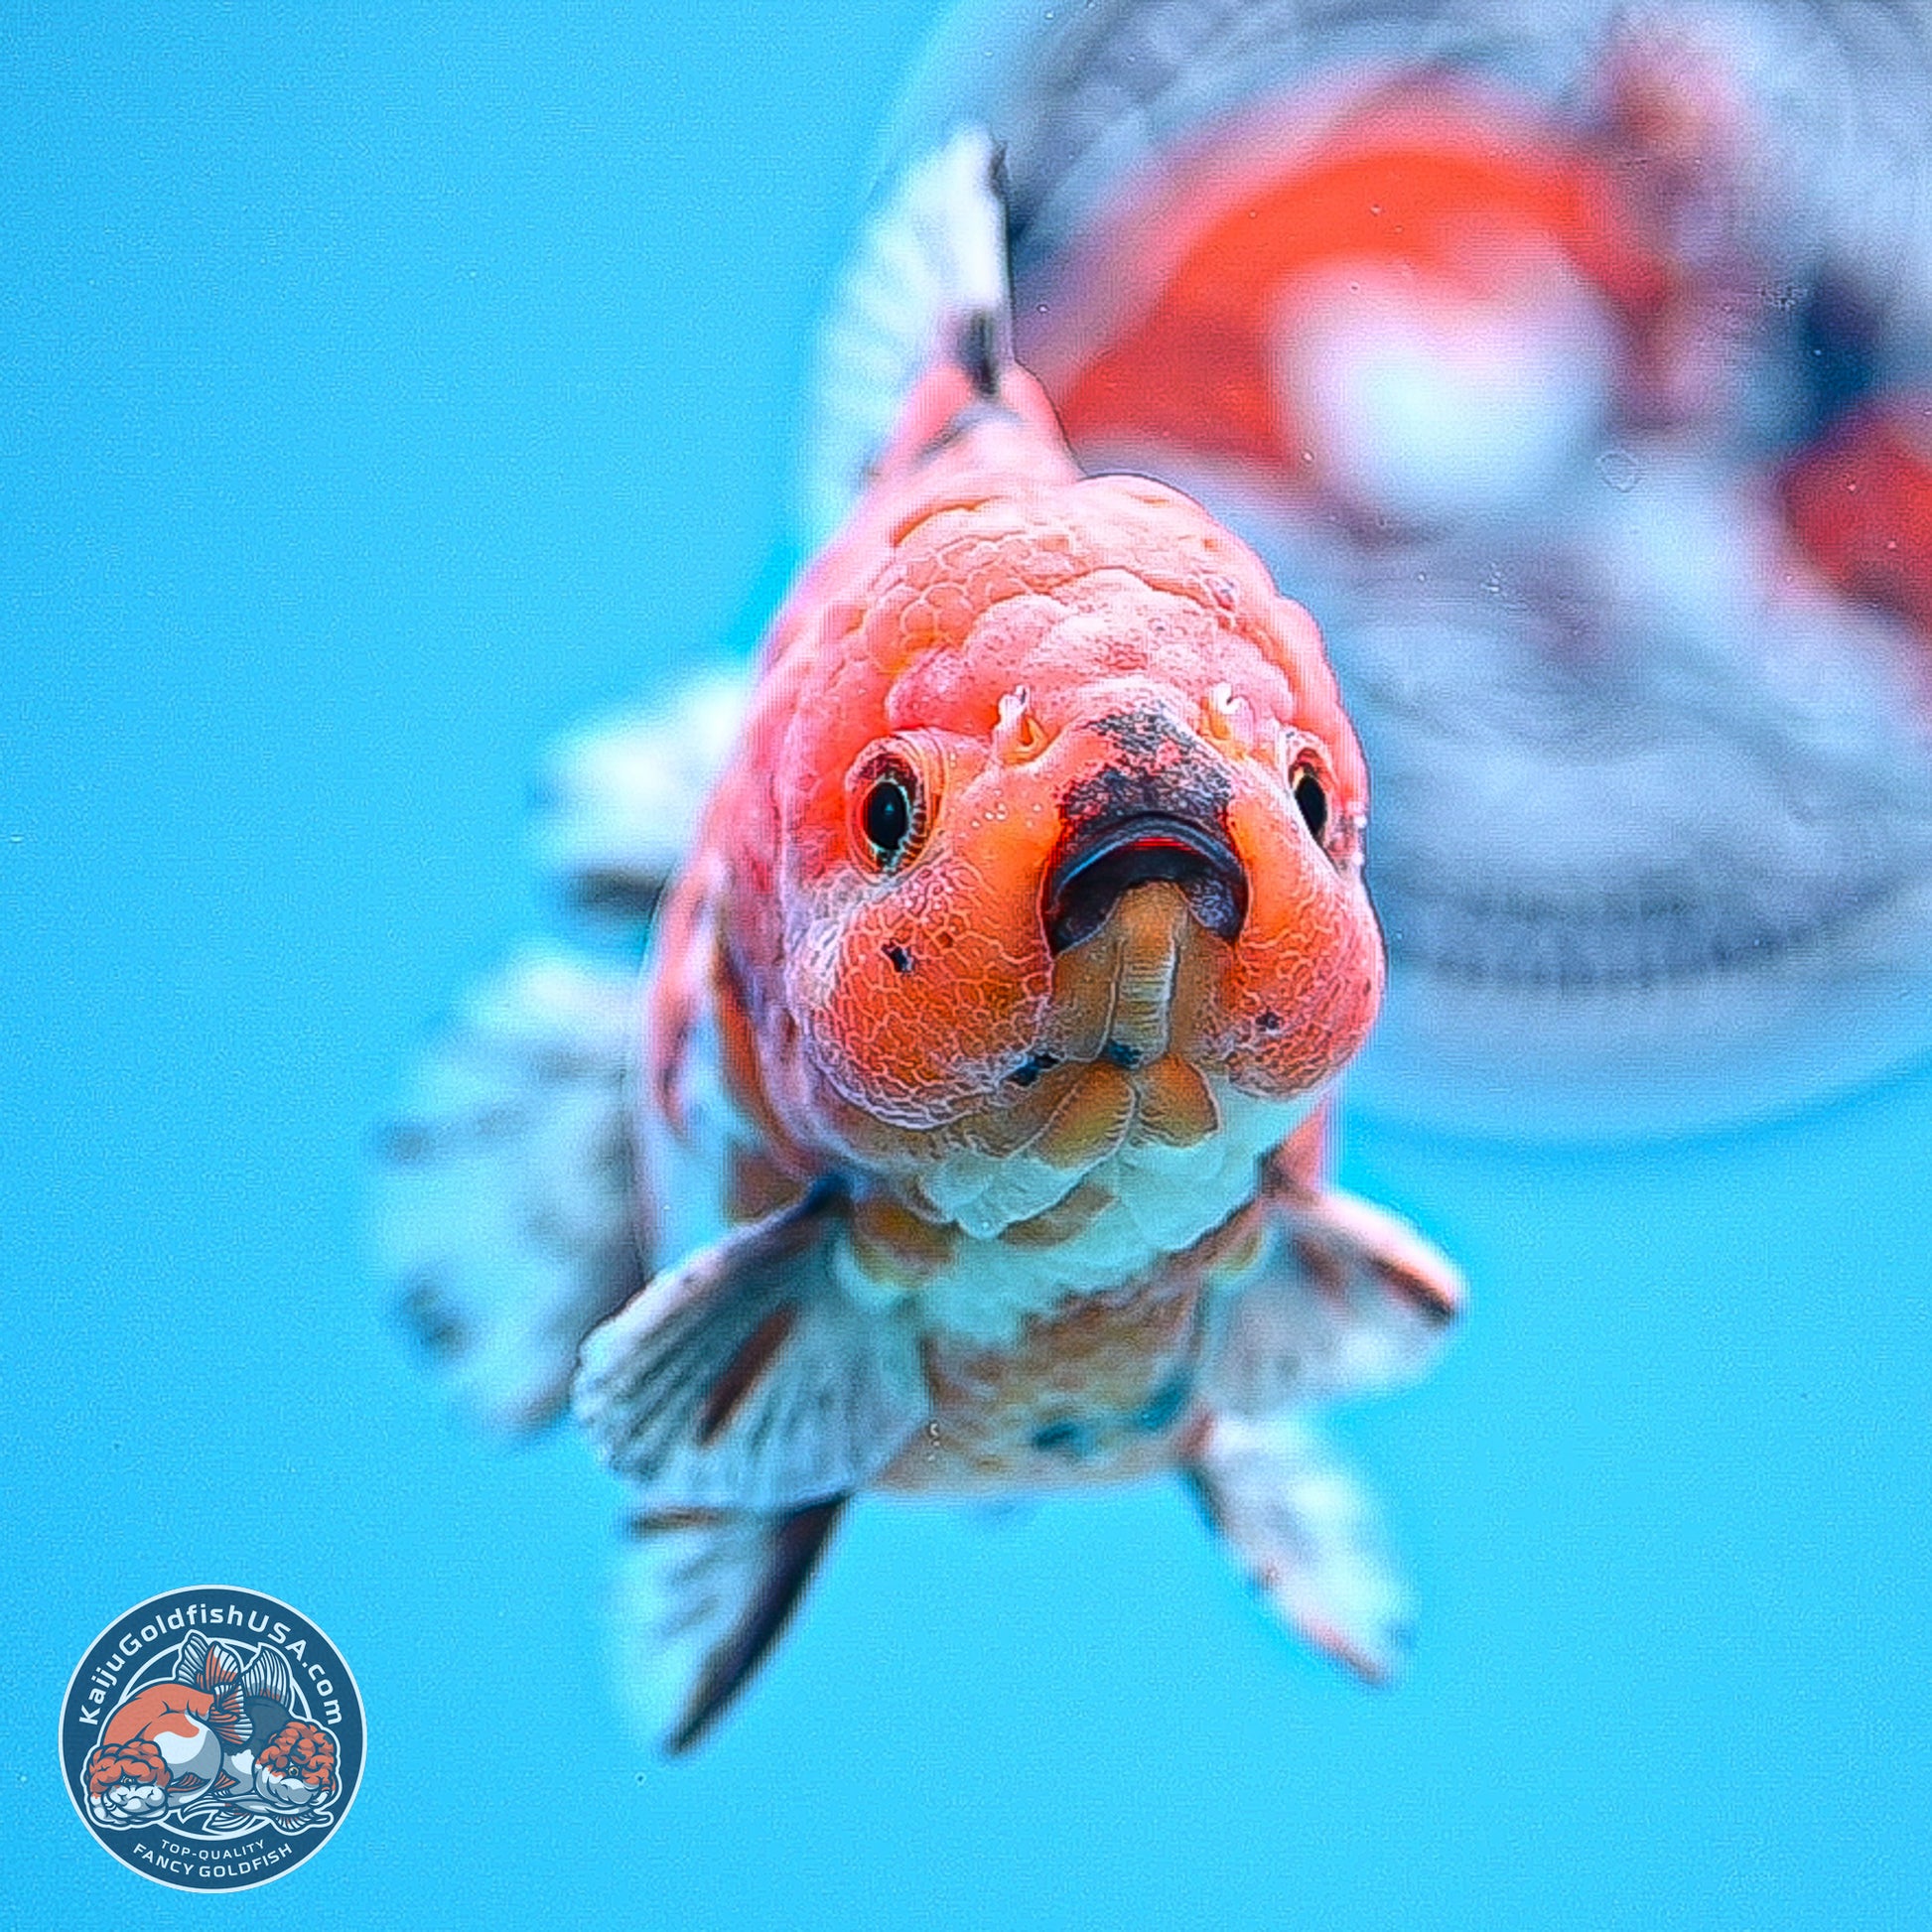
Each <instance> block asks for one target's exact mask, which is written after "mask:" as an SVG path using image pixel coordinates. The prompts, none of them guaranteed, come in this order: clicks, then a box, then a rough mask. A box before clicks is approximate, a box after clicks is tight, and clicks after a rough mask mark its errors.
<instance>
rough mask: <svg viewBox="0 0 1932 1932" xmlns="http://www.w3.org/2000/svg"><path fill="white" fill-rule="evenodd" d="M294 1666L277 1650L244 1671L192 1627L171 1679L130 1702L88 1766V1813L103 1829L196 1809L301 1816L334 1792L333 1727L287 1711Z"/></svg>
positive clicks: (265, 1651) (104, 1729)
mask: <svg viewBox="0 0 1932 1932" xmlns="http://www.w3.org/2000/svg"><path fill="white" fill-rule="evenodd" d="M289 1703H290V1684H289V1672H288V1665H287V1663H286V1662H285V1661H284V1660H283V1658H282V1656H281V1654H280V1653H279V1652H278V1651H276V1650H275V1649H274V1648H273V1647H272V1646H271V1645H268V1644H262V1645H260V1646H258V1647H257V1649H256V1652H255V1655H254V1657H253V1658H252V1659H251V1660H250V1662H249V1663H248V1665H247V1666H246V1668H245V1669H244V1668H243V1666H242V1664H241V1662H240V1659H239V1658H238V1657H237V1656H236V1654H235V1652H234V1651H233V1650H232V1649H231V1648H230V1647H229V1646H228V1645H226V1644H223V1643H210V1642H209V1641H208V1639H207V1635H206V1633H205V1632H203V1631H200V1630H191V1631H190V1632H189V1634H188V1635H187V1637H186V1638H184V1639H183V1641H182V1645H181V1654H180V1657H179V1659H178V1661H177V1663H176V1666H175V1675H174V1677H173V1678H171V1679H169V1680H167V1681H165V1682H162V1683H157V1684H149V1685H146V1686H144V1687H143V1688H142V1689H140V1690H138V1691H136V1692H134V1693H133V1694H132V1695H131V1696H130V1697H127V1698H125V1699H123V1700H122V1702H121V1703H120V1704H119V1705H118V1706H117V1707H116V1708H115V1710H114V1711H113V1713H112V1714H111V1715H110V1716H109V1717H108V1719H107V1721H106V1722H105V1724H103V1725H102V1726H101V1732H100V1742H99V1744H98V1745H97V1746H96V1747H95V1749H94V1751H93V1752H92V1754H91V1755H90V1757H89V1758H88V1760H87V1766H86V1790H87V1806H88V1810H89V1812H90V1814H91V1815H92V1817H93V1819H94V1821H95V1822H96V1823H97V1824H101V1825H120V1826H131V1825H144V1824H147V1823H149V1822H150V1821H151V1820H153V1819H156V1818H159V1817H161V1816H162V1815H164V1814H165V1813H168V1812H171V1811H178V1810H179V1809H180V1808H181V1807H182V1806H184V1805H187V1804H189V1803H191V1802H192V1803H198V1804H199V1803H202V1802H204V1801H206V1800H207V1799H216V1800H218V1801H219V1802H220V1803H221V1804H222V1805H223V1806H224V1807H229V1808H233V1809H235V1810H248V1811H264V1810H291V1811H301V1810H305V1809H307V1808H310V1807H314V1806H317V1805H320V1804H322V1803H324V1802H326V1801H327V1799H328V1798H329V1797H330V1796H331V1794H332V1793H333V1792H334V1790H335V1788H336V1786H335V1772H336V1746H335V1741H334V1739H332V1738H331V1736H330V1734H329V1732H328V1731H327V1729H325V1728H324V1727H323V1726H322V1725H313V1724H308V1723H305V1722H304V1721H303V1720H301V1719H299V1718H297V1717H295V1716H294V1714H293V1713H292V1712H291V1711H290V1709H289Z"/></svg>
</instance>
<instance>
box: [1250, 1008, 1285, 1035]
mask: <svg viewBox="0 0 1932 1932" xmlns="http://www.w3.org/2000/svg"><path fill="white" fill-rule="evenodd" d="M1255 1025H1256V1026H1257V1027H1259V1028H1260V1029H1261V1031H1262V1032H1263V1033H1265V1034H1278V1033H1280V1032H1281V1030H1282V1017H1281V1015H1280V1014H1279V1013H1277V1012H1276V1011H1275V1009H1274V1008H1273V1007H1269V1008H1268V1009H1267V1010H1266V1011H1265V1012H1263V1013H1258V1014H1256V1015H1255Z"/></svg>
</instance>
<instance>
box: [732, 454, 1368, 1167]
mask: <svg viewBox="0 0 1932 1932" xmlns="http://www.w3.org/2000/svg"><path fill="white" fill-rule="evenodd" d="M875 554H876V553H875ZM801 641H802V642H804V643H805V644H807V645H809V646H810V648H806V649H803V650H801V651H800V652H799V661H801V662H804V661H808V662H809V664H810V666H811V675H810V680H809V682H808V688H803V689H801V690H800V691H799V692H798V693H797V694H796V695H795V698H794V702H793V705H792V709H791V713H790V717H789V719H788V721H787V723H786V725H785V727H784V729H783V732H782V737H781V741H780V742H779V743H778V745H777V747H776V769H775V773H774V778H775V783H774V787H773V792H772V799H773V804H774V807H775V810H776V813H777V817H778V821H779V822H778V825H777V827H776V832H777V852H778V864H777V867H776V873H775V877H774V878H773V880H772V895H771V899H772V906H771V911H772V917H773V919H774V922H775V925H776V926H777V927H778V928H781V930H780V931H778V932H774V942H775V944H774V951H775V953H776V954H777V955H778V959H777V962H776V963H777V964H778V968H779V971H780V974H781V978H782V982H783V985H782V998H781V1000H780V1001H779V1002H777V1003H775V1005H776V1010H777V1011H779V1012H781V1013H782V1015H783V1023H782V1024H783V1027H784V1030H785V1033H786V1036H787V1040H788V1042H789V1045H790V1050H789V1051H784V1050H783V1049H782V1048H781V1049H780V1052H779V1054H778V1057H780V1058H781V1059H783V1060H784V1062H785V1063H786V1064H787V1065H788V1066H789V1068H790V1075H789V1077H788V1078H782V1077H781V1079H780V1081H779V1083H778V1084H779V1086H780V1087H781V1088H783V1089H784V1090H783V1091H777V1092H774V1094H773V1098H774V1100H776V1101H777V1102H778V1104H779V1111H780V1112H781V1113H782V1114H786V1115H788V1116H789V1117H791V1118H794V1119H795V1118H797V1117H798V1115H799V1113H800V1112H801V1111H802V1112H803V1113H804V1114H806V1115H808V1116H809V1117H811V1118H813V1119H814V1121H815V1123H816V1125H817V1127H818V1129H819V1131H820V1133H821V1134H822V1135H823V1136H824V1137H826V1138H828V1139H829V1140H830V1141H831V1142H832V1143H833V1144H835V1145H839V1146H842V1147H843V1148H844V1149H845V1150H846V1151H847V1152H848V1153H849V1154H851V1155H852V1156H854V1157H856V1158H859V1159H862V1160H864V1161H866V1162H867V1163H868V1164H869V1165H872V1166H874V1167H875V1168H882V1167H883V1168H891V1167H893V1166H894V1165H895V1164H896V1163H898V1162H904V1163H906V1164H907V1165H908V1166H909V1165H913V1164H916V1163H917V1162H919V1161H921V1160H923V1159H929V1158H930V1155H931V1153H932V1150H933V1148H934V1147H935V1146H939V1147H943V1148H945V1149H949V1150H951V1149H968V1150H976V1151H978V1152H981V1153H989V1154H1001V1153H1006V1152H1012V1151H1016V1150H1017V1149H1019V1148H1022V1147H1030V1148H1033V1149H1034V1150H1035V1152H1040V1153H1042V1154H1043V1155H1044V1156H1045V1158H1047V1159H1050V1160H1054V1161H1056V1162H1058V1163H1060V1164H1061V1165H1068V1166H1072V1165H1083V1164H1086V1163H1088V1162H1090V1161H1091V1160H1092V1159H1094V1158H1097V1156H1098V1154H1099V1153H1101V1152H1104V1151H1107V1150H1109V1149H1111V1148H1112V1147H1115V1146H1118V1145H1120V1144H1121V1143H1122V1141H1123V1140H1133V1139H1135V1138H1137V1137H1152V1138H1154V1139H1156V1140H1163V1141H1167V1142H1169V1143H1171V1144H1180V1145H1185V1144H1188V1143H1189V1142H1191V1141H1195V1140H1199V1139H1202V1138H1204V1137H1205V1135H1207V1134H1208V1133H1210V1132H1212V1131H1213V1129H1214V1127H1215V1125H1216V1123H1217V1119H1218V1116H1219V1109H1220V1108H1221V1107H1222V1106H1224V1105H1225V1104H1226V1103H1227V1101H1228V1099H1229V1097H1230V1096H1231V1095H1247V1096H1251V1097H1254V1098H1257V1099H1260V1100H1263V1101H1276V1102H1294V1101H1303V1100H1308V1101H1311V1099H1312V1097H1313V1096H1314V1095H1316V1094H1317V1093H1318V1092H1319V1090H1320V1089H1321V1088H1322V1087H1323V1086H1324V1085H1325V1084H1326V1083H1327V1082H1328V1081H1329V1080H1331V1079H1332V1078H1333V1076H1334V1075H1335V1074H1336V1073H1337V1072H1338V1071H1339V1070H1340V1068H1341V1067H1342V1066H1343V1065H1345V1064H1346V1062H1347V1061H1348V1060H1349V1058H1350V1057H1351V1056H1352V1055H1353V1054H1354V1052H1355V1051H1356V1050H1357V1048H1358V1047H1359V1046H1360V1045H1361V1044H1362V1041H1363V1039H1364V1037H1365V1035H1366V1033H1367V1030H1368V1028H1369V1025H1370V1022H1371V1020H1372V1019H1373V1016H1374V1013H1375V1010H1376V1006H1377V1004H1378V1001H1379V997H1380V991H1381V983H1382V950H1381V942H1380V936H1379V934H1378V932H1377V929H1376V925H1375V921H1374V916H1373V914H1372V912H1371V911H1370V908H1369V903H1368V899H1367V897H1366V894H1365V892H1364V889H1363V884H1362V870H1361V867H1362V855H1361V834H1362V827H1363V823H1364V819H1365V815H1366V782H1365V776H1364V772H1363V767H1362V761H1361V757H1360V753H1359V751H1358V749H1357V746H1356V742H1355V738H1354V734H1353V732H1352V731H1351V729H1350V727H1349V725H1348V722H1347V720H1346V718H1345V717H1344V716H1343V714H1342V711H1341V709H1340V705H1339V702H1338V699H1337V697H1336V692H1335V687H1334V682H1333V679H1332V677H1331V676H1330V674H1329V672H1328V669H1327V665H1326V662H1325V660H1324V658H1323V655H1322V650H1321V644H1320V639H1319V636H1318V634H1317V632H1316V629H1315V626H1314V623H1313V621H1312V620H1311V619H1310V618H1309V616H1308V614H1307V613H1306V612H1304V611H1303V610H1301V609H1300V607H1298V606H1296V605H1294V604H1291V603H1289V602H1288V601H1287V600H1285V599H1283V598H1282V597H1280V596H1279V595H1278V594H1277V593H1276V591H1275V589H1274V587H1273V585H1272V584H1271V583H1270V581H1269V579H1268V577H1267V574H1266V572H1265V571H1264V570H1263V568H1262V566H1261V565H1260V563H1259V562H1258V561H1257V560H1256V559H1255V558H1254V557H1253V555H1252V554H1251V553H1250V552H1248V551H1247V550H1246V549H1245V548H1244V547H1243V546H1242V545H1241V544H1240V543H1239V542H1238V541H1237V540H1236V539H1234V538H1233V537H1232V536H1230V535H1229V534H1228V533H1227V532H1226V531H1224V530H1223V529H1221V528H1220V526H1219V525H1217V524H1216V523H1214V522H1213V521H1212V520H1211V519H1209V518H1208V516H1207V515H1206V513H1205V512H1204V511H1202V510H1201V509H1199V508H1198V506H1197V505H1195V504H1194V503H1192V502H1191V501H1190V500H1188V499H1187V498H1185V497H1183V496H1180V495H1178V494H1177V493H1175V492H1173V491H1171V490H1169V489H1167V488H1165V487H1163V486H1161V485H1158V484H1154V483H1144V482H1141V481H1139V480H1137V479H1125V478H1101V479H1094V480H1091V481H1085V482H1078V481H1069V482H1066V483H1043V482H1037V481H1033V482H1028V483H1025V484H1023V485H1020V486H1018V487H1014V488H1010V489H1007V490H1005V491H995V490H989V489H986V488H974V489H966V490H955V491H953V492H952V493H951V494H949V495H947V496H946V497H944V498H943V499H942V500H940V501H938V502H936V503H935V502H926V503H924V504H922V505H920V506H919V507H918V509H917V510H916V511H915V512H914V513H912V514H910V515H908V516H905V517H903V518H901V519H900V521H899V523H898V524H897V526H895V527H894V528H893V529H892V530H891V533H890V539H889V549H888V553H887V556H886V559H885V562H884V563H883V565H879V566H878V567H876V568H874V569H872V570H871V571H870V572H869V573H860V574H859V575H857V576H856V577H855V578H854V579H853V580H852V581H851V582H850V583H849V586H848V588H847V591H846V593H845V594H843V595H838V596H833V597H829V598H827V599H825V600H824V601H823V604H822V608H821V610H820V613H819V615H818V618H817V630H816V634H815V636H814V637H811V638H806V639H803V640H801ZM766 1006H767V1012H768V1011H771V1010H772V1007H771V1003H766Z"/></svg>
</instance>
